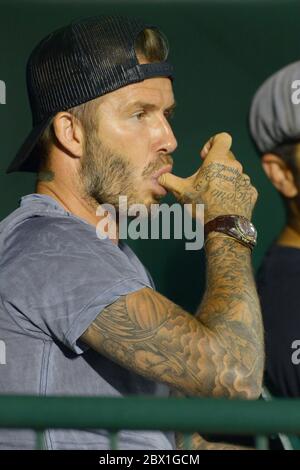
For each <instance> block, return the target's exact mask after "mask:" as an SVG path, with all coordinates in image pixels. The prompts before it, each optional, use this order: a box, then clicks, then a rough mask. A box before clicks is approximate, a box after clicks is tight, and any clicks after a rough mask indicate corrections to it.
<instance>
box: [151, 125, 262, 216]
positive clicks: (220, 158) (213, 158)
mask: <svg viewBox="0 0 300 470" xmlns="http://www.w3.org/2000/svg"><path fill="white" fill-rule="evenodd" d="M231 143H232V139H231V136H230V135H229V134H227V133H225V132H223V133H221V134H217V135H215V136H214V137H212V138H211V139H210V140H209V141H208V142H207V143H206V144H205V146H204V147H203V149H202V151H201V157H202V158H203V159H204V162H203V164H202V165H201V167H200V169H199V170H197V171H196V173H194V174H193V175H192V176H190V177H188V178H179V177H178V176H175V175H173V174H171V173H165V174H163V175H161V176H160V178H159V182H160V184H161V185H162V186H164V187H165V188H166V189H168V190H169V191H171V192H172V193H173V194H174V196H175V197H176V198H177V199H178V200H179V201H180V202H181V203H182V204H197V203H198V204H204V205H205V222H208V221H209V220H211V219H214V218H215V217H217V216H219V215H226V214H236V215H242V216H244V217H247V218H248V219H251V215H252V211H253V208H254V205H255V202H256V199H257V191H256V189H255V188H254V187H253V186H252V185H251V181H250V178H249V176H247V175H245V174H244V173H243V168H242V165H241V164H240V163H239V162H238V161H237V160H236V159H235V157H234V155H233V153H232V152H231V151H230V147H231ZM194 214H195V211H194Z"/></svg>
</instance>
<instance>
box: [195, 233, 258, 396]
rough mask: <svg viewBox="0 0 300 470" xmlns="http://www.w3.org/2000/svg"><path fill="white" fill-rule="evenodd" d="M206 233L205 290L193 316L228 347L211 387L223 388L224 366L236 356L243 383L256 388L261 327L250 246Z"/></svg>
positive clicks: (224, 379)
mask: <svg viewBox="0 0 300 470" xmlns="http://www.w3.org/2000/svg"><path fill="white" fill-rule="evenodd" d="M210 237H211V239H210V240H208V242H207V244H206V253H207V286H206V292H205V295H204V297H203V300H202V303H201V305H200V307H199V309H198V311H197V313H196V318H198V319H199V320H200V321H201V322H202V324H204V325H205V326H207V327H208V328H209V329H210V330H212V331H214V332H215V334H216V336H217V337H218V338H219V341H220V344H223V345H224V347H225V349H226V350H227V351H230V355H227V357H224V361H223V367H224V369H223V374H222V373H221V371H220V374H219V375H218V379H217V380H216V388H215V391H216V390H217V389H218V387H220V388H221V389H223V390H224V385H225V383H226V381H228V380H230V378H229V377H227V379H226V375H227V373H228V371H226V369H227V367H228V366H229V364H230V362H233V363H234V362H235V361H236V360H237V361H238V363H239V365H240V366H241V367H242V368H243V370H244V385H246V386H247V389H248V390H249V388H253V390H257V392H259V390H260V387H261V382H262V373H263V361H264V353H263V327H262V320H261V312H260V305H259V299H258V296H257V292H256V287H255V282H254V278H253V272H252V266H251V259H250V250H249V249H248V248H246V247H244V246H242V245H240V244H239V243H238V242H236V241H235V240H232V239H230V238H229V237H226V236H225V237H222V236H219V235H218V234H216V233H215V234H211V235H210ZM225 364H227V367H226V366H225ZM228 369H229V370H232V367H228ZM217 384H218V385H217ZM225 387H226V386H225ZM224 391H225V390H224Z"/></svg>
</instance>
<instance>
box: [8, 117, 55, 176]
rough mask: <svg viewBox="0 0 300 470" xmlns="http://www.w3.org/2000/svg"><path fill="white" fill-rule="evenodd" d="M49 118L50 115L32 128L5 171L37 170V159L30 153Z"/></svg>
mask: <svg viewBox="0 0 300 470" xmlns="http://www.w3.org/2000/svg"><path fill="white" fill-rule="evenodd" d="M51 119H52V116H50V117H47V118H46V119H44V120H43V121H42V122H41V123H39V124H37V125H36V126H35V127H34V128H33V129H32V131H31V132H30V134H29V135H28V136H27V138H26V140H25V141H24V142H23V144H22V146H21V147H20V149H19V151H18V153H17V154H16V156H15V158H14V159H13V161H12V162H11V163H10V165H9V167H8V168H7V170H6V173H13V172H14V171H29V172H36V171H37V168H38V160H37V156H36V155H32V151H33V149H34V147H35V146H36V144H37V142H38V140H39V138H40V137H41V135H42V134H43V132H44V130H45V129H46V127H47V126H48V125H49V124H50V121H51Z"/></svg>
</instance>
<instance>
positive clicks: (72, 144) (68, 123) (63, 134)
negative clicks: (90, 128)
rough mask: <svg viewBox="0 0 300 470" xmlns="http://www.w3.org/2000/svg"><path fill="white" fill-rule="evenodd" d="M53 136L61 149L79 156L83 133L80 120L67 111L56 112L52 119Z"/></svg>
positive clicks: (81, 150)
mask: <svg viewBox="0 0 300 470" xmlns="http://www.w3.org/2000/svg"><path fill="white" fill-rule="evenodd" d="M53 128H54V132H55V136H56V138H57V140H58V142H59V144H60V146H61V147H62V148H63V150H64V151H65V152H66V153H68V154H69V155H71V156H75V157H81V156H82V153H83V142H84V134H83V129H82V126H81V124H80V122H79V121H78V120H77V119H76V118H75V116H73V115H72V114H70V113H68V112H67V111H64V112H60V113H57V114H56V116H55V118H54V120H53Z"/></svg>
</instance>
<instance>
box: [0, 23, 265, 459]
mask: <svg viewBox="0 0 300 470" xmlns="http://www.w3.org/2000/svg"><path fill="white" fill-rule="evenodd" d="M167 56H168V45H167V41H166V38H165V37H164V35H163V34H162V33H161V32H160V31H159V30H158V29H157V28H156V27H154V26H151V25H147V24H145V23H143V22H142V21H141V20H136V19H129V18H122V17H118V16H109V17H106V16H100V17H96V18H89V19H86V20H80V21H78V22H76V23H72V24H71V25H68V26H66V27H64V28H61V29H59V30H57V31H55V32H53V33H51V34H50V35H49V36H47V37H46V38H45V39H43V40H42V41H41V42H40V43H39V44H38V45H37V46H36V48H35V49H34V51H33V52H32V54H31V56H30V58H29V62H28V65H27V85H28V93H29V98H30V104H31V110H32V115H33V129H32V131H31V132H30V134H29V135H28V137H27V139H26V140H25V142H24V144H23V145H22V147H21V148H20V150H19V152H18V154H17V155H16V157H15V159H14V161H13V162H12V163H11V165H10V167H9V169H8V172H12V171H32V172H36V173H37V183H36V188H35V193H34V194H30V195H27V196H25V197H23V198H22V201H21V205H20V207H19V208H18V209H16V211H14V212H13V213H12V214H11V215H9V216H8V217H7V218H6V219H5V220H3V221H2V222H1V225H0V300H1V303H0V339H1V340H2V341H4V342H5V345H6V359H7V361H6V362H7V363H6V364H5V365H0V374H1V380H0V393H5V394H7V393H8V394H31V395H32V394H33V395H42V396H45V395H46V396H48V395H83V396H122V397H123V396H127V395H136V396H139V395H147V396H168V395H169V392H172V395H175V396H177V395H179V396H181V395H188V396H212V397H214V396H216V397H220V396H226V397H242V398H255V397H257V396H258V395H259V393H260V388H261V378H262V370H263V340H262V328H261V317H260V308H259V302H258V298H257V294H256V290H255V287H254V282H253V277H252V265H251V249H252V248H253V246H254V244H255V229H254V227H253V226H252V224H251V222H250V220H249V219H251V215H252V210H253V207H254V205H255V201H256V198H257V192H256V190H255V188H254V187H253V186H252V185H251V183H250V180H249V177H248V176H247V175H245V174H243V171H242V166H241V164H240V163H239V162H237V161H236V160H235V157H234V155H233V154H232V152H231V151H230V147H231V137H230V136H229V135H228V134H226V133H221V134H217V135H216V136H214V137H213V138H211V139H210V140H209V141H208V142H207V144H206V145H205V146H204V147H203V150H202V152H201V157H202V159H203V160H204V162H203V164H202V165H201V168H200V169H199V170H198V171H197V172H196V173H195V174H194V175H192V176H191V177H190V178H187V179H182V178H179V177H176V176H175V175H172V174H171V171H172V163H173V160H172V157H171V154H172V152H174V151H175V149H176V146H177V142H176V139H175V137H174V134H173V132H172V129H171V127H170V123H169V118H170V115H171V113H172V110H173V109H174V106H175V101H174V95H173V89H172V79H173V69H172V67H171V65H170V64H169V63H168V62H167ZM167 191H171V192H172V193H173V194H174V196H175V197H176V198H177V199H178V200H179V202H180V203H189V204H193V205H194V208H195V207H196V206H195V204H198V203H204V204H205V214H204V222H205V223H206V225H205V236H206V245H205V250H206V255H207V289H206V292H205V296H204V299H203V301H202V303H201V306H200V308H199V309H198V311H197V312H196V314H195V315H194V316H193V315H191V314H190V313H189V312H186V311H185V310H184V309H182V308H181V307H180V306H179V305H176V304H174V303H173V302H172V301H170V300H169V299H167V298H166V297H164V296H163V295H161V294H159V293H158V292H157V291H156V290H155V289H154V288H153V287H154V286H153V284H152V282H151V280H150V278H149V276H148V274H147V272H146V271H145V269H144V267H143V265H142V264H141V262H140V261H139V260H138V258H137V257H136V256H135V255H134V254H133V252H132V251H131V250H130V249H129V247H128V246H127V245H126V244H125V243H123V242H122V240H121V238H122V237H120V236H119V231H120V216H126V215H128V211H129V215H131V214H132V208H134V207H135V208H136V204H137V203H138V204H141V205H142V206H140V207H142V208H143V209H146V217H147V215H148V213H151V209H152V205H153V204H158V202H159V200H160V198H161V197H163V196H164V195H166V194H167ZM124 198H125V200H126V204H124ZM113 209H114V210H115V215H116V217H114V216H113V215H114V212H113ZM140 210H141V209H140ZM135 213H136V211H135ZM191 213H192V216H195V217H197V216H198V212H197V211H196V210H193V211H191ZM235 227H238V228H239V230H235V229H234V228H235ZM220 232H222V233H220ZM180 275H182V276H188V273H181V272H180ZM179 278H180V276H179ZM32 412H33V413H34V410H32ZM174 438H175V439H174ZM175 441H176V442H175ZM33 445H34V440H33V434H32V433H31V432H30V431H22V430H16V431H8V430H2V431H1V432H0V447H2V448H5V449H11V448H32V447H33ZM108 445H109V444H108V439H107V432H106V430H105V429H103V430H101V429H100V430H94V431H91V430H82V431H75V430H56V431H54V430H47V433H46V446H47V448H49V449H107V448H108ZM175 445H176V447H177V448H179V449H180V448H182V435H181V434H180V433H176V436H175V434H174V433H163V432H160V431H151V432H150V431H147V432H146V431H134V430H133V431H127V430H122V432H121V433H120V442H119V447H120V448H121V449H148V450H151V449H172V448H174V447H175ZM193 445H194V447H195V448H197V449H202V448H209V449H211V448H218V446H220V445H218V444H216V445H213V444H211V443H207V442H206V441H205V440H204V439H202V438H201V437H200V436H199V435H198V434H197V433H195V435H194V436H193ZM229 447H230V446H229ZM221 448H226V444H222V445H221ZM227 448H228V446H227Z"/></svg>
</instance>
